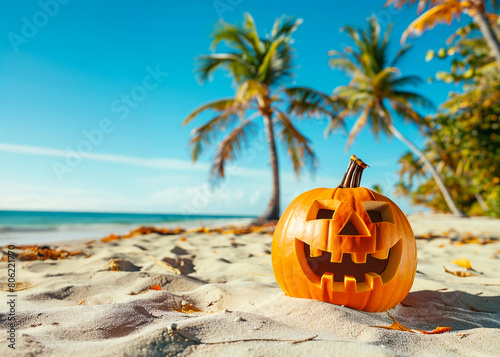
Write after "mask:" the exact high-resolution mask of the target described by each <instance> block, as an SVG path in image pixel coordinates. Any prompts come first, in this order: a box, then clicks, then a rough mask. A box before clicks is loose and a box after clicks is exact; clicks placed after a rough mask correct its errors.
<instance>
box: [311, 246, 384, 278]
mask: <svg viewBox="0 0 500 357" xmlns="http://www.w3.org/2000/svg"><path fill="white" fill-rule="evenodd" d="M304 254H305V256H306V259H307V263H308V264H309V268H311V270H312V271H313V273H314V274H316V275H319V276H323V274H325V273H332V274H333V277H334V279H333V280H334V281H342V282H343V281H344V276H346V275H351V276H353V277H354V279H356V282H357V283H361V282H363V281H365V274H366V273H375V274H378V275H380V274H382V272H383V271H384V270H385V268H386V267H387V263H388V262H389V257H387V258H386V259H377V258H375V257H373V256H372V255H371V254H367V255H366V262H365V263H355V262H353V261H352V259H351V254H349V253H344V254H343V255H342V261H341V262H340V263H333V262H331V259H332V253H330V252H325V251H321V255H320V256H316V257H312V256H311V247H310V246H309V244H306V243H304ZM389 256H390V251H389Z"/></svg>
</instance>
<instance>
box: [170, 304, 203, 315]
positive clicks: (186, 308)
mask: <svg viewBox="0 0 500 357" xmlns="http://www.w3.org/2000/svg"><path fill="white" fill-rule="evenodd" d="M172 310H175V311H179V312H183V313H185V314H192V313H194V312H202V311H201V310H200V309H198V308H196V307H194V306H193V305H191V304H189V303H184V304H182V309H178V308H173V309H172Z"/></svg>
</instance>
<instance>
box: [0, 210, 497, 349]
mask: <svg viewBox="0 0 500 357" xmlns="http://www.w3.org/2000/svg"><path fill="white" fill-rule="evenodd" d="M411 222H412V225H413V227H414V230H415V232H416V233H417V234H425V233H428V232H433V233H437V234H439V233H442V232H444V231H446V232H448V236H450V235H454V234H455V233H453V234H450V233H449V230H450V228H454V229H455V230H456V231H457V233H456V235H459V234H463V233H465V232H467V231H470V232H475V234H476V235H480V236H481V235H488V236H495V237H498V236H500V220H488V219H464V220H457V219H450V217H444V218H443V217H436V216H418V217H412V218H411ZM181 238H186V239H185V241H182V240H181ZM271 240H272V236H271V235H267V234H258V233H252V234H246V235H240V236H237V235H223V234H218V233H210V234H206V233H191V234H180V235H174V236H160V235H157V234H150V235H146V236H140V237H134V238H130V239H123V240H118V241H113V242H108V243H104V242H97V243H94V244H92V245H91V246H86V245H85V244H82V243H73V244H71V245H66V246H62V248H66V249H69V250H77V249H80V248H81V249H83V250H84V251H85V252H86V253H90V254H92V256H91V257H89V258H85V257H83V256H74V257H70V258H69V259H64V260H60V261H53V260H46V261H33V262H18V265H17V269H18V270H17V281H18V282H22V283H26V284H29V286H30V287H29V288H28V289H25V290H22V291H18V292H17V296H18V297H17V315H16V318H17V328H18V330H17V337H16V339H17V342H16V350H11V349H9V348H8V347H7V341H6V338H7V332H6V331H7V323H8V321H7V320H6V314H5V311H6V306H7V305H6V303H5V302H6V301H7V292H4V291H2V292H1V294H0V296H1V299H2V300H1V304H2V305H1V306H2V309H1V311H2V313H1V316H0V341H1V342H0V355H1V356H72V357H77V356H164V355H168V354H170V355H203V356H220V355H224V356H264V355H265V356H282V355H287V356H304V355H308V356H326V355H328V356H349V355H360V356H367V355H370V356H394V355H411V356H412V355H416V356H436V355H441V356H442V355H446V356H455V355H461V356H499V355H500V342H499V341H500V252H499V251H500V243H498V242H497V243H491V244H486V245H478V244H467V245H461V246H458V245H454V244H451V243H450V239H448V238H437V239H432V240H419V241H418V242H417V245H418V268H417V269H418V273H417V277H416V280H415V283H414V285H413V288H412V291H411V293H410V294H409V296H408V297H407V298H406V299H405V300H404V301H403V304H400V305H398V306H396V307H395V308H393V309H391V310H389V311H388V312H383V313H367V312H360V311H356V310H352V309H349V308H345V307H342V306H335V305H332V304H328V303H323V302H319V301H314V300H306V299H296V298H291V297H287V296H285V295H284V294H283V292H282V291H281V290H280V288H279V287H278V285H277V284H276V282H275V280H274V276H273V271H272V266H271V256H270V250H271ZM172 251H173V252H172ZM176 256H180V257H182V258H188V259H192V261H193V264H194V269H195V271H194V272H192V273H189V269H188V270H187V274H181V275H176V274H174V273H172V272H170V271H168V270H167V269H166V268H164V267H162V266H160V265H159V264H157V263H155V261H154V260H153V259H152V258H151V257H155V258H157V259H159V260H162V259H163V258H165V257H171V258H176ZM458 257H466V258H468V259H469V260H470V261H471V263H472V266H473V268H474V269H475V270H476V271H477V272H480V274H479V275H478V276H477V277H467V278H461V277H456V276H453V275H450V274H447V273H445V272H444V269H443V267H442V266H443V265H445V266H446V267H447V268H448V269H450V270H464V269H462V268H459V267H458V266H456V265H454V264H451V263H450V261H451V260H452V259H456V258H458ZM110 259H119V260H117V261H115V264H116V265H118V266H120V267H121V271H109V270H108V267H109V265H108V267H107V263H108V262H109V261H110ZM188 268H189V266H188ZM0 272H1V273H0V274H2V275H1V278H0V281H1V282H5V281H6V275H7V263H5V262H2V263H0ZM155 284H159V285H161V287H162V291H154V290H147V289H148V288H149V287H151V286H153V285H155ZM2 287H3V288H5V286H4V285H3V284H2ZM145 290H147V291H146V292H145V293H141V294H138V295H135V294H137V293H140V292H142V291H145ZM82 301H84V302H83V303H82V304H81V305H79V304H80V303H81V302H82ZM183 302H187V303H189V304H192V305H193V306H194V307H196V308H197V309H200V310H201V311H202V312H196V313H182V312H178V311H175V310H173V308H182V303H183ZM471 309H472V310H479V311H483V312H477V311H472V310H471ZM388 315H392V316H394V317H395V318H396V319H397V320H398V321H399V322H400V323H402V324H403V325H405V326H407V327H408V328H412V329H423V330H432V329H434V328H435V327H437V326H450V327H452V330H451V331H449V332H445V333H443V334H439V335H423V334H420V333H409V332H403V331H392V330H385V329H380V328H376V327H372V326H388V325H390V324H391V323H392V321H391V320H390V318H389V317H388Z"/></svg>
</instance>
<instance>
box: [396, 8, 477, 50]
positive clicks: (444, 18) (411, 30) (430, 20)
mask: <svg viewBox="0 0 500 357" xmlns="http://www.w3.org/2000/svg"><path fill="white" fill-rule="evenodd" d="M471 7H472V5H471V3H470V2H469V1H458V0H448V1H445V2H443V3H437V4H436V5H435V6H434V7H432V8H430V9H429V10H427V11H426V12H425V13H423V14H422V15H420V16H419V17H418V18H417V19H416V20H414V21H413V22H412V23H411V24H410V25H409V26H408V28H407V29H406V30H405V32H403V36H401V43H402V44H404V43H405V42H406V38H407V37H408V35H410V34H413V35H415V36H420V35H421V34H422V33H423V32H424V31H426V30H429V29H432V28H434V26H436V25H437V24H439V23H444V22H445V23H447V24H451V22H452V21H453V19H457V20H460V15H461V14H462V13H463V12H464V10H465V9H471Z"/></svg>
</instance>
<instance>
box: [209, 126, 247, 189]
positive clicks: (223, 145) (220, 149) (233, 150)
mask: <svg viewBox="0 0 500 357" xmlns="http://www.w3.org/2000/svg"><path fill="white" fill-rule="evenodd" d="M251 130H252V120H251V119H247V120H245V121H244V122H243V123H241V124H240V125H238V126H237V127H236V128H235V129H234V130H233V131H232V132H231V133H230V134H229V135H228V136H226V137H225V138H224V139H223V140H222V141H221V142H220V143H219V145H218V146H217V151H216V152H215V154H214V159H213V163H212V167H211V169H210V175H211V177H212V178H213V179H218V178H223V177H224V173H225V171H224V169H225V165H226V164H227V163H228V162H230V161H231V160H234V158H235V157H236V155H237V154H238V153H239V152H240V151H241V150H242V149H243V147H244V145H246V143H247V141H248V135H249V134H250V133H249V131H251Z"/></svg>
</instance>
